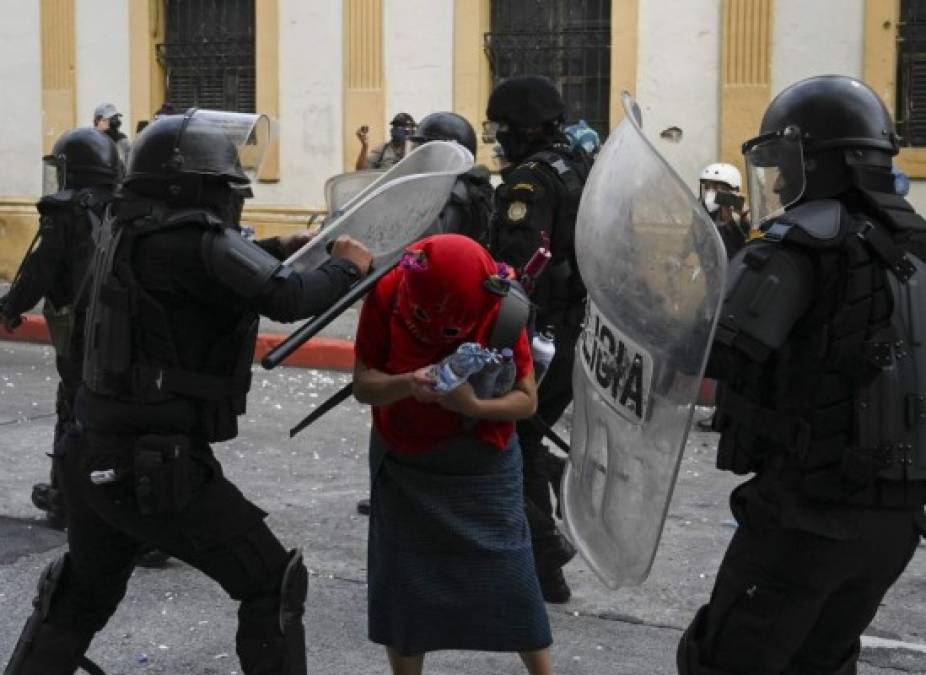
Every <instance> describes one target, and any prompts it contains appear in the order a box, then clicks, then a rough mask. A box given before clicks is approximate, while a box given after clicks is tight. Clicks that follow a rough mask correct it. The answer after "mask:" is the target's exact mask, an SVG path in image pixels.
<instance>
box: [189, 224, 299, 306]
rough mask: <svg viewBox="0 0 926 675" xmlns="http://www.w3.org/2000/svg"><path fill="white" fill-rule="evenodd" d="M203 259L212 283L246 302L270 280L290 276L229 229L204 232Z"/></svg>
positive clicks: (283, 267)
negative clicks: (220, 285) (227, 288)
mask: <svg viewBox="0 0 926 675" xmlns="http://www.w3.org/2000/svg"><path fill="white" fill-rule="evenodd" d="M202 256H203V262H204V263H205V265H206V269H207V270H208V271H209V273H210V274H211V275H212V276H213V277H214V278H215V279H217V280H219V281H220V282H222V283H223V284H225V285H226V286H228V287H229V288H232V289H234V290H235V291H236V292H237V293H238V294H239V295H241V296H242V297H243V298H247V299H251V298H256V297H257V296H258V295H260V294H261V293H262V292H263V291H264V289H265V288H266V287H267V284H268V283H269V282H270V280H271V279H273V278H284V277H286V276H288V275H289V274H290V273H291V272H292V270H291V269H290V268H288V267H285V266H284V265H283V264H282V263H281V262H280V261H279V260H277V259H276V258H275V257H274V256H272V255H271V254H270V253H268V252H267V251H265V250H264V249H262V248H261V247H260V246H258V245H257V244H255V243H254V242H252V241H249V240H247V239H245V238H244V237H242V236H241V234H240V233H239V232H238V231H236V230H234V229H231V228H222V229H220V230H210V231H209V232H206V234H205V235H203V240H202Z"/></svg>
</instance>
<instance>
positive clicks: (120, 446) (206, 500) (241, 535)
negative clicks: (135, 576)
mask: <svg viewBox="0 0 926 675" xmlns="http://www.w3.org/2000/svg"><path fill="white" fill-rule="evenodd" d="M133 442H134V438H133V437H132V436H114V435H104V434H99V433H92V432H86V431H81V430H79V429H78V428H76V427H72V428H70V429H69V430H68V432H67V433H66V435H65V436H64V438H63V439H62V444H63V446H62V448H61V469H62V471H61V474H62V475H61V484H62V488H63V492H64V497H65V504H66V506H67V509H68V514H69V518H70V521H69V527H68V545H69V549H70V565H69V566H68V568H67V571H66V573H65V576H64V577H63V578H62V580H61V582H60V585H59V587H58V589H57V592H56V594H55V596H54V599H53V602H52V605H51V609H50V612H49V615H48V618H47V622H48V623H50V624H53V625H56V626H59V627H61V628H63V629H65V630H69V631H72V632H75V633H77V634H82V635H84V636H85V637H86V638H87V639H89V638H90V637H92V636H93V634H95V633H96V632H97V631H99V630H100V629H102V628H103V626H104V625H105V624H106V622H107V621H108V619H109V617H110V616H112V614H113V613H114V612H115V610H116V607H117V606H118V604H119V602H120V601H121V600H122V598H123V596H124V595H125V590H126V584H127V582H128V579H129V577H130V575H131V574H132V570H133V567H134V563H133V559H134V557H135V555H136V552H137V551H138V550H139V547H140V546H142V545H147V546H149V547H156V548H158V549H161V550H163V551H165V552H166V553H169V554H170V555H171V556H173V557H175V558H177V559H179V560H183V561H184V562H186V563H188V564H189V565H191V566H193V567H195V568H197V569H198V570H200V571H202V572H203V573H205V574H206V575H207V576H209V577H210V578H212V579H214V580H215V581H216V582H218V583H219V585H221V587H222V588H223V589H224V590H225V592H226V593H228V595H229V596H231V597H232V598H233V599H235V600H238V601H240V602H241V605H240V608H239V611H238V617H239V626H238V633H237V645H238V654H239V657H240V658H241V660H242V665H243V666H244V672H245V673H248V672H276V671H274V670H271V669H266V670H264V669H258V668H249V667H248V661H249V660H250V661H251V662H252V663H254V664H259V665H261V666H263V664H265V663H266V661H261V660H260V659H265V658H266V657H265V656H257V657H254V656H253V655H254V654H255V653H257V652H259V651H260V645H262V644H263V645H266V644H268V643H273V642H274V641H278V640H279V635H278V631H279V607H280V589H281V586H282V580H283V576H284V571H285V569H286V566H287V564H288V562H289V559H290V557H289V555H288V554H287V551H286V550H285V549H284V548H283V546H282V544H281V543H280V542H279V540H278V539H277V538H276V537H275V536H274V535H273V534H272V533H271V532H270V530H269V528H268V527H267V526H266V524H264V522H263V519H264V517H265V516H266V514H265V513H264V512H263V511H261V510H260V509H259V508H258V507H257V506H255V505H254V504H252V503H251V502H249V501H248V500H247V499H246V498H245V497H244V495H242V494H241V492H240V491H239V490H238V489H237V488H236V487H235V486H234V485H233V484H232V483H230V482H229V481H228V480H227V479H226V478H225V477H224V476H223V475H222V469H221V466H220V465H219V463H218V461H216V459H215V457H214V456H213V454H212V451H211V449H210V448H209V446H208V444H206V443H205V442H201V443H196V444H194V448H193V452H192V453H191V464H192V465H191V471H190V475H191V486H192V490H191V497H190V500H189V503H188V504H187V505H186V506H185V507H184V508H182V509H180V510H178V511H177V512H176V513H158V514H151V515H141V514H140V512H139V508H138V504H137V501H136V494H135V488H134V484H133V483H134V481H133V480H132V476H131V470H132V465H133V459H132V456H133V453H132V448H133ZM108 469H115V470H116V472H117V475H120V474H121V476H120V478H119V479H118V480H116V481H114V482H109V483H103V484H94V483H93V482H92V481H91V480H90V474H91V472H93V471H106V470H108ZM274 658H276V657H274ZM279 658H282V657H279Z"/></svg>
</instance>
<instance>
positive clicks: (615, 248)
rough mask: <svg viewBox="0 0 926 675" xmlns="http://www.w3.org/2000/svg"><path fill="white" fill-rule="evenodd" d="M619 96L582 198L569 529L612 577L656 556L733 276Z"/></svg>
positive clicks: (639, 576) (689, 198) (606, 578)
mask: <svg viewBox="0 0 926 675" xmlns="http://www.w3.org/2000/svg"><path fill="white" fill-rule="evenodd" d="M623 103H624V110H625V118H624V120H623V121H622V122H621V123H620V125H618V127H617V128H616V129H615V130H614V131H613V132H612V133H611V135H610V137H609V138H608V141H607V143H605V145H604V147H603V148H602V150H601V153H600V154H599V156H598V158H597V160H596V162H595V165H594V168H593V169H592V172H591V175H590V176H589V179H588V182H587V183H586V186H585V190H584V192H583V195H582V201H581V204H580V207H579V215H578V221H577V226H576V254H577V258H578V262H579V268H580V271H581V273H582V277H583V279H584V281H585V285H586V286H587V287H588V304H587V311H586V317H585V325H584V327H583V331H582V334H581V336H580V338H579V340H578V343H577V345H576V362H575V367H574V369H573V378H572V381H573V391H574V407H575V409H574V413H573V430H572V438H571V449H570V455H569V463H568V466H567V470H566V475H565V477H564V479H563V500H564V507H565V508H564V519H565V522H566V532H567V534H568V536H569V537H570V538H571V540H572V541H573V542H574V543H575V544H576V546H577V548H578V549H579V551H580V552H581V554H582V556H583V557H584V558H585V560H586V561H587V562H588V563H589V565H590V566H591V567H592V569H593V570H594V571H595V572H596V573H597V574H598V576H599V577H600V578H601V579H602V581H603V582H604V583H605V584H606V585H608V586H610V587H612V588H617V587H620V586H627V585H632V584H639V583H641V582H642V581H643V580H644V579H645V578H646V576H647V574H648V573H649V570H650V567H651V566H652V563H653V559H654V557H655V555H656V548H657V546H658V544H659V538H660V535H661V533H662V527H663V523H664V521H665V518H666V512H667V510H668V507H669V500H670V498H671V496H672V489H673V487H674V485H675V479H676V475H677V473H678V468H679V463H680V461H681V457H682V452H683V450H684V447H685V441H686V439H687V436H688V428H689V425H690V423H691V416H692V412H693V410H694V403H695V400H696V399H697V394H698V389H699V387H700V383H701V376H702V374H703V372H704V367H705V364H706V360H707V354H708V350H709V347H710V343H711V340H712V336H713V332H714V326H715V322H716V318H717V313H718V311H719V308H720V303H721V301H722V298H723V286H724V280H725V275H726V255H725V253H724V248H723V244H722V242H721V239H720V237H719V235H718V233H717V231H716V228H715V227H714V225H713V223H712V222H711V221H710V219H709V218H708V217H707V214H706V213H705V212H704V210H703V208H702V207H701V205H700V204H699V203H698V201H697V199H696V198H695V196H694V195H693V194H692V193H691V191H690V190H689V189H688V188H687V187H686V185H685V183H684V182H683V181H682V180H681V178H679V176H678V175H677V174H676V173H675V171H674V170H673V169H672V168H671V167H670V166H669V165H668V163H667V162H666V161H665V159H664V158H663V157H662V156H661V155H660V154H659V152H658V151H657V150H656V148H655V147H653V145H652V144H651V143H650V142H649V141H648V140H647V139H646V137H645V136H644V135H643V131H642V129H641V121H640V112H639V108H637V106H636V103H635V102H634V101H633V99H632V98H631V97H630V95H629V94H627V93H624V96H623Z"/></svg>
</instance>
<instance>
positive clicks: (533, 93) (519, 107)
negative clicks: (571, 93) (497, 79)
mask: <svg viewBox="0 0 926 675" xmlns="http://www.w3.org/2000/svg"><path fill="white" fill-rule="evenodd" d="M565 113H566V105H565V104H564V103H563V97H562V95H561V94H560V93H559V89H557V88H556V85H555V84H553V82H552V81H551V80H550V79H549V78H546V77H543V76H540V75H518V76H516V77H511V78H509V79H507V80H505V81H504V82H502V83H501V84H500V85H498V86H497V87H495V89H493V90H492V94H491V95H490V96H489V105H488V108H486V117H487V118H488V119H489V120H490V121H492V122H499V123H502V122H505V123H507V124H509V125H512V126H518V127H521V128H529V127H537V126H540V125H542V124H544V123H545V122H553V121H555V120H557V119H560V118H562V117H563V115H564V114H565Z"/></svg>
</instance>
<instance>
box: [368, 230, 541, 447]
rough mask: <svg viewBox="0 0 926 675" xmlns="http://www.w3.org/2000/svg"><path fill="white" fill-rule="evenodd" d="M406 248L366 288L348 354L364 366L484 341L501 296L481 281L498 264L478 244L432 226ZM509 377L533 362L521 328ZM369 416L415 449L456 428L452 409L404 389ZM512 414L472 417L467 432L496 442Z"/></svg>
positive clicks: (500, 442)
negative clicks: (392, 265)
mask: <svg viewBox="0 0 926 675" xmlns="http://www.w3.org/2000/svg"><path fill="white" fill-rule="evenodd" d="M409 251H410V252H411V254H410V255H409V256H407V257H406V259H405V260H404V261H403V262H402V263H401V264H400V265H399V266H398V267H397V268H396V269H394V270H393V271H392V272H390V273H389V274H387V275H386V276H385V277H383V278H382V280H380V282H379V283H378V284H377V285H376V288H374V289H373V291H372V292H371V293H370V294H369V295H368V296H367V298H366V301H365V302H364V304H363V311H362V312H361V314H360V323H359V325H358V326H357V339H356V342H355V347H354V349H355V354H356V356H357V358H358V359H359V360H360V361H361V362H363V364H364V365H366V366H367V367H369V368H375V369H377V370H381V371H383V372H386V373H389V374H397V373H407V372H411V371H414V370H417V369H418V368H422V367H424V366H427V365H430V364H432V363H437V362H438V361H440V360H441V359H443V358H444V357H445V356H447V355H449V354H451V353H453V352H454V351H455V350H456V348H457V347H459V346H460V345H461V344H463V343H464V342H478V343H479V344H481V345H483V346H487V345H488V342H489V338H490V336H491V334H492V329H493V327H494V326H495V319H496V317H497V316H498V311H499V307H500V305H501V300H502V298H501V297H500V296H499V295H496V294H494V293H492V292H490V291H488V290H487V289H486V288H485V286H484V283H485V281H486V280H487V279H488V278H489V277H491V276H495V275H497V274H498V264H497V263H496V262H495V261H494V260H493V259H492V256H490V255H489V253H488V252H487V251H486V250H485V249H484V248H483V247H482V246H480V245H479V244H477V243H476V242H474V241H473V240H472V239H469V238H468V237H463V236H460V235H456V234H439V235H435V236H433V237H428V238H427V239H423V240H421V241H419V242H417V243H416V244H413V245H412V246H410V247H409ZM514 361H515V364H516V366H517V379H518V380H520V379H522V378H524V377H525V376H527V374H528V373H530V372H531V371H532V370H533V362H532V361H531V351H530V343H529V341H528V339H527V331H526V330H523V331H522V332H521V336H520V337H519V338H518V341H517V343H516V344H515V346H514ZM373 423H374V425H375V426H376V429H377V431H379V432H380V433H381V434H382V435H383V437H384V438H385V440H386V441H387V442H388V443H389V445H390V446H392V447H393V448H394V449H396V450H397V451H399V452H406V453H422V452H427V451H428V450H430V449H432V448H433V447H434V446H435V445H437V444H438V443H440V442H441V441H443V440H446V439H448V438H451V437H453V436H457V435H459V434H461V433H464V431H463V428H462V419H461V417H460V415H458V414H457V413H454V412H450V411H449V410H445V409H443V408H441V407H440V406H439V405H437V404H436V403H419V402H418V401H416V400H415V399H414V398H412V397H408V398H404V399H402V400H400V401H396V402H395V403H392V404H390V405H384V406H373ZM513 432H514V423H513V422H487V421H480V422H479V423H478V424H477V425H476V428H475V429H474V431H473V433H474V435H475V436H476V438H478V439H479V440H481V441H484V442H486V443H489V444H491V445H494V446H495V447H497V448H499V450H504V449H505V447H506V446H507V444H508V439H509V437H510V436H511V434H512V433H513Z"/></svg>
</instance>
